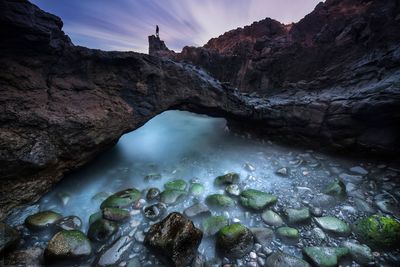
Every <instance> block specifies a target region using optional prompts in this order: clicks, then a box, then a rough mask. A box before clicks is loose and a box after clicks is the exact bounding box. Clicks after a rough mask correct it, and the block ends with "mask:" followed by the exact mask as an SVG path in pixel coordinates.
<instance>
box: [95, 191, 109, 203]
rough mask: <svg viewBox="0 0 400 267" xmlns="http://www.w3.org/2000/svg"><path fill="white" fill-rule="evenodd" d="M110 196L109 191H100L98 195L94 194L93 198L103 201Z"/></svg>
mask: <svg viewBox="0 0 400 267" xmlns="http://www.w3.org/2000/svg"><path fill="white" fill-rule="evenodd" d="M108 197H109V194H108V193H106V192H99V193H97V194H96V195H94V196H93V197H92V200H93V201H101V202H103V201H104V200H106V198H108Z"/></svg>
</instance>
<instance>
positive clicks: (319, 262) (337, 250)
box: [303, 247, 349, 267]
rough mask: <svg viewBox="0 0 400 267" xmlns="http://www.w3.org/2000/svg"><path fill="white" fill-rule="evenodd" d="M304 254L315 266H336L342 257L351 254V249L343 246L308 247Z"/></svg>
mask: <svg viewBox="0 0 400 267" xmlns="http://www.w3.org/2000/svg"><path fill="white" fill-rule="evenodd" d="M303 254H304V255H305V256H306V257H308V258H309V259H310V260H311V261H312V263H313V264H314V265H315V266H318V267H334V266H337V265H338V262H339V260H340V259H341V258H342V257H344V256H346V255H347V254H349V250H348V249H347V248H343V247H306V248H304V249H303Z"/></svg>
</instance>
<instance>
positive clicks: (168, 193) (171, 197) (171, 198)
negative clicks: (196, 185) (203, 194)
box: [160, 189, 188, 205]
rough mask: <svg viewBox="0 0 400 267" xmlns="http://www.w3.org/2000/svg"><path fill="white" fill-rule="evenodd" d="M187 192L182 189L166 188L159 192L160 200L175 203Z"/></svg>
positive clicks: (169, 203) (183, 197)
mask: <svg viewBox="0 0 400 267" xmlns="http://www.w3.org/2000/svg"><path fill="white" fill-rule="evenodd" d="M187 195H188V193H187V192H186V191H183V190H175V189H167V190H165V191H163V192H161V194H160V200H161V202H163V203H165V204H167V205H171V204H176V203H178V202H180V201H182V200H184V199H185V198H186V196H187Z"/></svg>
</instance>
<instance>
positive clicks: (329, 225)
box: [315, 216, 351, 236]
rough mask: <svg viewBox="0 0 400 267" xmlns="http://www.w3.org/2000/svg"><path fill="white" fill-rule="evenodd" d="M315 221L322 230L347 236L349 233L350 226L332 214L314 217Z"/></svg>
mask: <svg viewBox="0 0 400 267" xmlns="http://www.w3.org/2000/svg"><path fill="white" fill-rule="evenodd" d="M315 222H316V223H317V224H318V226H319V227H321V228H322V229H323V230H325V231H328V232H331V233H334V234H337V235H342V236H348V235H349V234H350V233H351V229H350V226H349V225H348V224H347V223H345V222H344V221H342V220H340V219H338V218H335V217H332V216H325V217H319V218H318V217H316V218H315Z"/></svg>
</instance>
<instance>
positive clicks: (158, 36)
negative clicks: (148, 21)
mask: <svg viewBox="0 0 400 267" xmlns="http://www.w3.org/2000/svg"><path fill="white" fill-rule="evenodd" d="M156 36H157V38H160V28H159V27H158V25H156Z"/></svg>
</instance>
